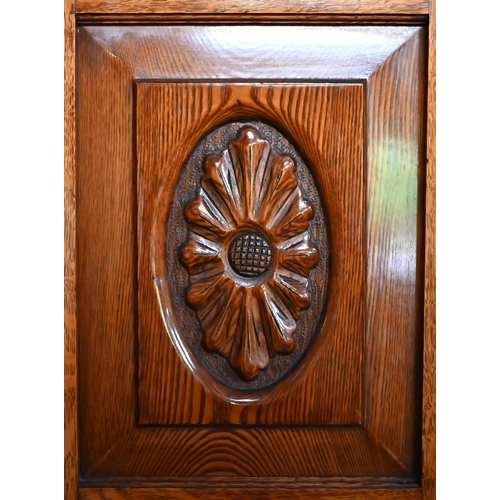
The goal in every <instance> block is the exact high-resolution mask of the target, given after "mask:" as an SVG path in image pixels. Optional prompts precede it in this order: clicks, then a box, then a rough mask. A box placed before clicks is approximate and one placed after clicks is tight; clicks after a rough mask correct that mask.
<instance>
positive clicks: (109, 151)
mask: <svg viewBox="0 0 500 500" xmlns="http://www.w3.org/2000/svg"><path fill="white" fill-rule="evenodd" d="M79 42H80V44H81V45H82V46H84V47H85V48H86V50H80V51H79V52H78V59H77V70H78V71H77V86H78V88H79V92H78V96H77V106H78V113H77V130H79V131H80V132H79V133H78V135H77V154H78V178H79V182H78V183H77V200H78V205H77V221H78V226H77V231H78V235H79V237H78V240H77V255H78V259H77V275H78V296H77V299H78V327H79V332H80V334H79V336H78V356H79V366H80V372H79V377H78V383H79V409H80V412H79V416H80V418H81V422H82V423H83V424H82V425H81V426H80V443H81V446H80V459H81V470H83V471H85V470H86V468H87V467H88V466H87V463H89V462H90V463H95V462H96V461H98V460H100V459H101V458H102V457H103V456H105V455H106V453H107V452H108V451H109V450H110V448H111V447H113V446H114V445H115V443H116V441H117V440H118V438H120V437H121V436H122V435H123V431H124V429H126V428H131V427H133V425H134V407H135V398H134V391H133V387H134V385H135V358H134V341H135V338H134V337H135V331H136V318H135V312H134V311H135V308H136V300H137V298H136V293H135V291H134V279H135V276H136V271H135V265H134V261H135V260H136V259H137V257H136V244H135V242H136V234H135V231H134V228H135V210H134V206H135V204H134V203H135V189H134V187H135V176H134V174H135V162H134V151H133V140H132V139H133V138H132V123H133V122H132V111H133V109H132V98H133V84H132V80H131V77H130V73H129V70H128V69H127V68H126V67H124V65H123V64H122V62H121V61H120V60H119V59H117V58H116V57H114V56H113V55H111V54H110V53H109V52H106V51H104V50H103V49H102V47H101V46H100V45H98V44H96V43H95V41H93V40H92V39H91V38H90V37H85V36H83V37H80V38H79ZM102 173H105V176H104V177H103V176H102V175H101V174H102ZM97 214H99V216H96V215H97ZM126 387H129V389H128V390H127V389H126Z"/></svg>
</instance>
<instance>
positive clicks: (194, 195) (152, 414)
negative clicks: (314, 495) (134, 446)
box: [137, 83, 365, 425]
mask: <svg viewBox="0 0 500 500" xmlns="http://www.w3.org/2000/svg"><path fill="white" fill-rule="evenodd" d="M177 102H178V103H179V104H180V103H183V106H184V108H185V109H187V110H192V113H193V114H192V115H190V116H189V121H182V120H179V121H178V122H172V120H171V119H169V114H168V109H169V106H171V105H174V106H176V103H177ZM318 102H320V103H322V105H323V107H324V112H322V113H319V112H317V104H318ZM137 117H138V128H137V130H138V177H139V185H138V194H139V205H138V206H139V217H138V223H139V229H140V230H139V236H140V237H139V346H140V352H139V398H140V404H139V418H140V422H141V423H144V424H154V423H157V424H158V423H161V424H169V425H172V424H187V423H190V424H209V423H213V422H221V421H223V422H227V423H232V424H240V423H242V424H249V423H254V422H255V423H256V422H259V423H287V424H292V423H296V424H305V423H316V424H325V423H339V424H347V423H356V424H357V423H359V422H360V417H361V414H362V404H363V402H362V363H363V340H364V337H363V331H364V325H365V321H364V310H363V302H362V298H363V292H364V279H365V274H364V269H365V265H364V258H365V257H364V253H363V235H364V223H363V87H362V86H361V85H359V84H333V85H332V84H317V85H307V86H306V85H300V84H265V85H252V84H250V85H248V84H247V85H245V84H210V83H199V84H190V83H188V84H183V83H140V84H139V85H138V88H137ZM250 117H253V119H252V118H250ZM255 117H258V118H259V119H258V120H256V119H255ZM344 117H347V119H345V118H344ZM224 123H225V124H224ZM246 128H251V129H252V130H255V131H256V132H257V133H258V134H259V135H260V137H261V138H260V139H259V140H260V141H261V142H260V143H259V144H260V145H261V146H260V147H263V148H265V149H266V150H267V148H268V149H269V155H270V156H271V160H272V162H271V163H267V164H266V167H265V168H266V170H265V172H266V173H267V174H268V175H274V174H275V173H276V172H275V170H276V169H279V168H283V167H285V168H286V170H285V173H287V175H286V176H284V177H283V176H282V180H283V181H287V182H288V188H289V191H286V192H285V195H286V194H287V193H289V194H290V195H293V196H290V197H289V198H288V201H289V202H294V203H295V207H297V208H298V210H297V212H298V214H299V215H301V214H302V215H301V217H302V219H301V218H300V217H299V219H297V221H296V223H295V226H293V227H290V229H294V227H295V229H294V230H297V229H298V230H299V231H300V232H299V233H298V235H296V236H294V237H297V236H300V235H302V236H301V237H299V238H298V242H299V246H298V247H297V248H298V249H299V250H300V251H301V254H300V257H299V258H292V259H291V258H290V257H291V253H290V252H285V251H284V250H286V249H285V248H281V249H278V248H277V245H281V246H283V245H287V244H288V243H286V242H289V243H290V238H286V236H287V235H286V233H283V234H281V233H279V232H276V231H279V230H280V227H281V226H279V225H278V224H276V230H273V228H272V227H271V229H268V228H267V226H266V224H273V223H274V221H275V220H276V223H277V222H279V220H280V216H281V215H284V216H285V215H286V214H287V213H289V212H286V209H287V207H288V206H289V205H287V204H285V205H283V206H282V205H281V204H280V203H279V201H280V200H279V199H278V200H277V201H278V203H274V200H273V199H271V200H270V201H271V203H267V205H265V206H264V208H265V209H266V211H265V212H264V211H263V212H261V213H260V215H261V216H262V220H261V221H260V222H259V221H258V220H257V221H254V220H252V219H249V220H246V217H247V216H246V215H245V213H244V212H243V208H244V207H241V212H239V213H238V212H237V210H236V206H235V207H234V211H235V215H234V216H233V215H230V213H229V212H228V211H229V208H227V209H226V213H227V218H228V219H230V220H231V221H232V224H234V225H235V226H236V225H237V220H235V219H238V224H240V226H241V229H242V230H246V231H250V232H254V234H258V235H259V236H261V237H264V238H265V239H266V241H267V243H268V244H269V245H270V248H271V250H272V252H273V255H272V258H273V259H275V260H273V261H272V263H271V265H272V266H273V267H272V269H271V270H270V271H269V272H267V273H264V274H262V275H260V276H257V277H256V278H251V277H244V276H239V275H238V273H237V272H236V271H234V270H233V268H232V266H231V263H230V261H229V258H230V250H231V245H232V243H233V242H235V243H236V240H237V238H238V235H240V234H242V233H241V232H240V229H235V230H234V231H233V230H229V229H224V227H223V226H221V229H220V230H219V231H218V232H219V234H223V236H217V237H216V235H215V234H214V235H213V237H212V236H211V234H212V233H210V234H208V233H207V232H206V231H207V230H212V229H213V227H212V226H211V225H210V224H208V222H207V221H206V220H205V221H200V219H199V218H198V217H197V216H195V215H193V213H192V212H190V209H192V208H193V207H196V201H195V200H197V199H199V198H198V196H199V194H200V188H202V187H203V186H204V185H208V184H209V181H208V179H207V167H209V168H210V167H211V165H213V163H214V161H218V162H219V164H220V163H221V160H216V157H220V156H222V157H224V155H226V157H227V155H229V156H230V158H234V162H235V163H236V164H237V165H240V163H241V162H240V160H239V159H238V158H239V156H238V155H236V154H232V153H231V149H232V150H233V151H234V152H235V153H236V149H237V144H238V141H239V139H238V134H239V132H240V131H241V130H242V129H243V130H244V129H246ZM147 137H156V141H155V146H154V147H153V148H151V147H150V145H149V143H148V141H147V139H146V138H147ZM240 139H241V138H240ZM266 143H267V144H269V146H267V144H266ZM239 144H241V140H240V141H239ZM240 150H241V147H240ZM238 154H239V153H238ZM241 154H243V152H242V153H241ZM256 156H257V155H255V154H254V155H253V157H254V158H255V157H256ZM232 161H233V160H231V165H232ZM207 162H208V165H207ZM292 162H293V165H292ZM209 172H210V170H209ZM262 172H264V170H262ZM292 174H293V175H292ZM268 179H271V177H269V178H268ZM265 180H266V179H264V181H265ZM210 182H211V181H210ZM228 182H229V181H228ZM232 182H233V184H232V185H233V186H235V187H234V189H236V186H237V185H238V182H237V179H236V178H235V179H234V181H232ZM295 183H296V184H297V185H296V186H295ZM228 185H229V184H228ZM208 189H210V192H211V193H213V190H214V189H212V188H211V186H209V187H208ZM219 189H220V190H221V193H222V196H225V197H226V198H227V204H228V206H232V205H231V203H232V202H231V199H229V197H227V196H226V195H224V193H225V188H224V187H223V185H220V187H219ZM320 189H321V191H322V194H320ZM279 193H280V191H277V192H276V193H275V195H276V196H278V195H279ZM299 193H300V196H299ZM212 196H213V197H214V198H215V197H216V196H218V198H217V200H218V205H221V204H222V203H223V201H222V198H221V196H220V195H216V194H213V195H212ZM200 199H201V198H200ZM205 199H206V198H205ZM148 200H154V201H155V203H151V202H150V201H148ZM324 200H328V202H327V203H326V202H324ZM207 201H208V200H207ZM224 205H225V203H224ZM141 207H143V208H141ZM186 208H187V210H188V212H186ZM212 208H213V210H215V208H214V207H212ZM281 208H284V209H285V211H283V210H281V211H280V209H281ZM291 208H293V205H291ZM207 210H209V208H207ZM313 210H314V214H313ZM186 215H187V216H188V217H187V218H186ZM256 215H258V214H256ZM290 215H291V214H290ZM250 216H251V217H253V215H252V214H250ZM269 216H270V217H269ZM291 218H292V217H291ZM281 220H282V221H283V222H284V223H286V222H287V219H286V218H284V219H281ZM327 220H329V221H330V222H329V223H328V225H327V222H326V221H327ZM191 221H195V222H196V225H195V224H194V223H193V222H191ZM198 221H200V222H198ZM202 223H203V227H199V225H198V224H202ZM214 223H216V221H214ZM297 224H298V225H297ZM284 229H285V230H286V229H287V228H284ZM224 230H225V231H227V233H221V231H224ZM190 234H198V235H199V236H198V240H200V238H203V237H204V236H203V235H205V237H206V236H209V237H211V238H212V240H216V239H219V240H220V242H219V243H218V244H219V247H222V246H223V244H224V245H225V252H226V254H225V256H224V251H222V250H221V252H222V254H221V259H219V258H216V261H215V265H216V266H217V265H218V266H219V267H218V268H217V267H216V268H215V270H214V272H218V271H221V278H222V279H223V280H226V281H227V282H229V284H230V283H231V281H232V282H234V283H236V285H237V286H235V287H234V289H236V290H239V292H238V293H242V294H243V293H247V292H248V291H251V292H252V296H254V297H255V295H253V291H256V292H257V294H258V295H256V299H257V300H259V299H260V300H262V301H264V300H265V296H264V291H266V293H269V292H267V289H268V286H269V284H270V285H271V286H274V287H275V289H276V290H277V293H278V294H280V295H279V296H277V300H280V302H281V304H280V306H281V307H282V308H284V307H285V306H284V303H283V301H284V300H285V301H286V300H289V299H287V297H286V296H285V295H283V291H282V290H280V288H279V287H281V285H276V279H277V280H281V281H282V280H283V278H281V277H280V276H279V275H278V276H277V278H276V279H275V277H274V276H275V274H276V267H277V264H278V262H277V260H276V258H277V257H279V258H280V259H281V264H280V266H281V265H283V266H284V267H285V266H286V268H287V269H289V271H287V272H288V273H294V274H293V275H291V276H295V275H296V276H297V278H296V279H297V280H298V282H299V285H300V283H302V285H301V286H302V288H301V289H299V293H300V294H302V295H303V296H302V297H299V296H297V298H296V299H295V304H296V305H293V303H292V302H290V301H289V306H288V308H289V309H288V313H289V315H290V318H289V320H287V321H289V325H288V327H287V328H288V331H289V332H290V333H289V341H290V345H291V347H290V349H291V350H290V352H276V353H273V355H269V362H268V366H267V367H263V368H262V369H258V368H257V370H256V372H254V373H255V374H256V376H255V377H254V378H253V379H251V378H250V377H248V376H245V375H243V374H242V371H241V370H238V369H237V368H234V367H233V366H231V359H230V358H231V353H230V352H229V353H228V356H227V357H226V356H224V354H223V353H221V352H220V351H219V352H218V351H216V350H214V349H207V347H208V346H207V345H206V335H207V330H205V331H204V329H203V328H204V326H203V321H200V318H199V317H198V315H200V314H201V315H202V319H203V312H201V313H200V310H199V309H198V308H197V304H193V303H191V302H190V300H193V301H194V302H196V300H197V299H198V298H200V297H199V293H196V294H195V293H193V292H191V293H190V287H191V286H192V284H193V283H194V281H193V274H190V271H191V272H193V271H195V269H194V268H193V267H192V268H190V267H189V266H186V262H188V261H189V254H188V255H185V254H184V253H183V249H184V250H185V249H186V248H188V252H189V251H190V249H191V248H193V247H192V245H191V246H190V245H189V242H190V241H191V240H192V238H191V237H190ZM249 236H250V237H251V236H252V235H251V234H249ZM205 239H207V238H205ZM222 240H224V241H222ZM292 241H294V240H292ZM224 242H225V243H224ZM186 244H188V247H186ZM207 244H208V245H212V248H213V250H212V252H213V253H215V254H217V252H218V251H219V250H217V249H216V248H215V247H214V244H213V243H212V244H210V243H207ZM280 255H281V256H280ZM295 255H296V254H295ZM179 256H183V258H184V260H185V262H184V264H183V263H182V261H181V260H180V259H179ZM186 259H187V260H186ZM283 259H286V262H285V261H284V260H283ZM224 260H225V262H224ZM315 260H317V263H315ZM302 263H303V266H302V268H299V267H300V266H301V265H302ZM294 266H295V267H294ZM297 266H299V267H297ZM210 272H211V271H210ZM151 276H154V285H155V287H156V290H155V287H152V286H151V285H152V282H151ZM195 280H196V278H195ZM306 280H307V281H306ZM219 283H220V282H219ZM245 284H246V285H250V286H248V287H245V286H243V285H245ZM253 284H255V285H257V286H256V287H253V286H252V285H253ZM262 286H264V287H265V288H264V289H262ZM329 288H330V290H332V291H334V292H332V293H330V294H328V289H329ZM223 292H224V290H223V289H221V288H220V287H219V288H218V290H217V293H223ZM226 293H227V292H226ZM275 296H276V295H275ZM216 297H219V296H218V295H217V296H216ZM249 297H251V296H250V295H249ZM205 298H206V297H205ZM158 299H159V300H160V302H161V306H160V307H158ZM224 300H225V298H224V297H222V298H221V300H220V305H221V307H224ZM248 300H250V299H248ZM202 305H203V303H202ZM261 305H262V306H263V307H264V308H267V307H268V306H267V305H266V303H264V304H262V303H261ZM229 307H231V306H229ZM264 313H266V310H265V309H264ZM233 317H234V316H233V313H231V319H233ZM260 319H261V321H262V322H264V321H266V318H265V317H264V318H260ZM284 320H286V318H284ZM292 322H293V324H294V325H293V324H292ZM271 327H272V324H266V329H268V328H269V329H270V328H271ZM240 328H242V325H241V324H240V325H238V324H236V325H235V328H234V329H238V330H240ZM245 328H246V327H245V326H244V325H243V329H245ZM293 328H295V330H294V331H293V334H292V329H293ZM227 331H228V330H227V329H226V330H225V332H227ZM240 331H241V330H240ZM243 331H245V330H243ZM269 333H272V332H271V330H269ZM262 335H266V333H265V332H263V333H262ZM262 342H263V341H262ZM291 342H293V344H291ZM227 348H228V349H229V347H227ZM236 349H238V346H237V344H236ZM236 352H238V351H236ZM341 352H344V353H346V356H341V355H340V354H339V353H341ZM341 357H342V361H341V362H340V358H341ZM233 364H235V363H233ZM257 372H258V373H257ZM186 388H188V389H187V390H186ZM199 399H201V401H202V404H199V405H198V404H197V403H196V400H199ZM228 401H229V402H240V403H243V402H247V403H248V402H250V401H253V402H255V403H256V406H255V407H253V408H250V407H247V406H241V405H234V404H229V403H228ZM313 401H314V403H312V402H313ZM181 402H182V403H181ZM184 408H186V409H187V411H185V410H184ZM193 408H196V410H195V411H193Z"/></svg>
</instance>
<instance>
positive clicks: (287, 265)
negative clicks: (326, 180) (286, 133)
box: [162, 122, 328, 387]
mask: <svg viewBox="0 0 500 500" xmlns="http://www.w3.org/2000/svg"><path fill="white" fill-rule="evenodd" d="M233 126H234V125H231V124H229V125H225V126H223V127H219V128H218V129H217V130H216V131H214V133H213V135H212V136H209V137H211V139H209V137H207V138H205V139H204V141H202V143H200V144H199V145H198V146H197V147H203V145H205V144H206V146H205V147H208V144H207V143H208V142H210V144H211V145H212V144H214V143H215V144H217V145H218V147H219V148H220V149H221V150H222V148H224V149H223V150H222V151H221V152H220V154H218V155H214V154H213V152H212V151H211V152H210V153H208V152H207V153H205V154H204V157H203V160H202V165H203V167H202V168H203V176H202V178H201V180H200V181H199V187H198V190H197V191H196V193H193V195H195V197H194V198H192V199H191V200H187V201H186V202H185V203H184V209H183V212H184V213H183V217H181V215H180V213H179V212H176V213H177V217H173V216H172V215H171V216H170V217H169V221H170V222H169V225H168V226H167V235H168V237H169V239H170V240H171V241H175V235H176V233H179V232H180V229H181V227H182V224H183V222H184V221H185V223H187V226H188V230H189V232H188V235H187V236H185V237H183V238H182V240H183V241H181V242H180V243H181V245H182V246H180V247H178V246H177V245H174V246H175V248H174V255H172V256H169V258H168V266H167V269H168V268H173V269H175V267H176V266H178V262H179V260H180V262H181V263H182V264H183V265H184V266H185V268H186V269H187V270H188V273H189V288H188V289H187V291H186V290H183V291H182V292H181V293H180V294H179V295H180V296H181V297H182V298H183V299H184V309H185V310H186V309H187V307H188V306H187V304H189V305H190V306H191V307H193V308H194V309H195V310H196V316H197V319H198V321H199V325H200V327H201V329H202V331H203V346H202V350H200V351H199V354H198V355H199V357H200V360H202V361H203V360H205V359H206V358H208V356H210V354H209V353H218V354H220V355H222V356H223V357H224V358H225V359H226V360H227V362H228V364H229V367H231V368H232V370H230V369H229V367H227V366H226V367H225V368H223V374H221V375H223V379H224V382H225V383H227V382H228V381H229V377H231V376H232V375H234V371H236V372H237V376H236V377H235V380H236V383H237V384H242V383H243V384H246V386H247V387H248V386H249V384H248V382H250V381H252V380H255V381H256V382H257V383H259V384H260V387H262V384H263V383H264V382H262V376H266V375H267V374H269V373H272V371H273V369H275V368H274V366H275V365H276V366H277V368H278V369H283V368H284V366H285V363H287V362H289V360H292V359H293V357H292V356H293V354H294V353H297V352H298V349H299V348H300V346H299V345H298V343H299V341H298V337H299V335H300V327H299V326H298V320H299V319H300V318H301V316H302V318H303V317H304V316H303V315H301V312H302V311H303V310H304V309H309V308H310V306H311V304H312V302H313V297H312V289H313V287H314V288H316V287H315V286H314V285H315V284H316V281H318V280H314V278H313V276H314V274H313V275H311V271H312V270H313V269H314V268H316V266H317V264H318V262H319V260H320V258H321V257H323V262H325V259H324V256H323V255H322V254H325V253H326V252H328V245H327V243H326V241H325V242H324V244H323V246H324V248H323V249H321V248H319V247H318V246H316V244H315V243H314V242H313V233H312V227H311V226H310V221H311V219H315V221H320V219H321V221H320V222H321V223H322V227H323V228H324V231H323V233H325V232H326V227H325V225H324V218H323V217H322V216H321V212H320V210H321V207H320V206H318V207H317V208H316V206H315V204H314V203H313V202H312V201H310V200H309V199H307V198H306V196H307V195H306V189H307V185H304V184H303V183H302V182H301V181H300V180H299V177H298V173H297V169H298V168H302V166H301V164H297V163H296V162H297V160H295V159H294V157H296V155H297V153H296V151H290V154H283V153H277V152H276V148H278V147H280V146H284V144H285V139H284V138H283V137H282V136H281V137H277V138H276V143H274V140H275V139H271V136H268V137H269V140H268V139H266V137H265V136H264V135H263V134H264V131H265V133H273V134H275V135H277V134H278V132H277V131H275V130H274V129H271V128H270V127H269V126H268V125H266V126H264V125H263V124H262V123H260V122H251V124H250V125H243V126H242V125H238V126H237V128H238V132H237V136H236V137H234V138H233V139H232V140H231V141H230V142H227V140H224V139H222V137H221V135H222V134H223V133H224V131H227V130H231V129H232V127H233ZM264 127H266V128H264ZM271 140H272V141H273V142H270V141H271ZM193 154H194V153H193ZM193 154H192V155H191V157H190V160H188V164H190V165H192V166H193V167H192V168H196V166H195V164H196V163H197V162H195V161H194V156H193ZM291 155H293V157H292V156H291ZM198 171H199V170H198ZM185 175H188V174H185ZM227 181H229V183H230V185H229V184H227ZM180 187H181V186H180V185H179V183H178V184H177V188H176V195H174V201H173V202H172V203H173V204H175V203H176V196H179V197H180V196H183V192H184V189H182V188H181V189H180ZM312 194H313V193H311V195H312ZM181 204H182V202H181ZM318 234H322V233H320V232H318ZM170 244H171V243H170V242H168V243H167V247H169V246H170ZM162 254H163V252H162ZM316 275H317V274H316ZM318 278H319V276H318ZM181 279H182V278H181V277H180V276H179V278H178V281H180V280H181ZM321 279H322V280H324V273H321ZM170 281H175V275H172V278H171V280H170ZM313 281H314V285H313ZM324 288H325V289H326V284H325V287H324ZM320 295H321V294H320V292H319V291H317V292H316V293H315V299H316V300H321V298H322V297H320ZM186 303H187V304H186ZM195 324H196V323H195ZM313 332H314V329H312V328H311V329H309V331H308V336H307V337H306V338H307V339H310V337H311V334H312V333H313ZM186 339H187V337H184V338H180V339H179V340H180V341H181V342H182V341H183V340H184V341H185V340H186ZM277 354H282V355H284V356H282V357H281V358H277V357H276V355H277ZM290 354H291V355H292V356H287V355H290ZM273 358H274V359H273ZM216 359H217V358H216ZM278 359H279V361H277V360H278ZM207 368H209V369H210V366H207ZM215 374H216V372H214V375H215ZM259 380H260V381H259ZM272 380H274V379H270V381H269V382H268V383H269V384H270V383H271V381H272ZM278 380H279V379H278Z"/></svg>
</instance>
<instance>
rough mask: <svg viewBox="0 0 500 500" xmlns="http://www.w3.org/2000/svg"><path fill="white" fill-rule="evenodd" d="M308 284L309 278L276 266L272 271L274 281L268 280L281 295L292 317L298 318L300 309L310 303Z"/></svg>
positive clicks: (272, 287) (271, 286)
mask: <svg viewBox="0 0 500 500" xmlns="http://www.w3.org/2000/svg"><path fill="white" fill-rule="evenodd" d="M308 284H309V280H308V279H307V278H304V277H303V276H301V275H300V274H297V273H294V272H291V271H287V270H286V269H280V268H278V269H276V272H275V273H274V282H272V281H271V282H269V287H270V288H271V289H272V290H274V291H275V292H276V294H277V295H279V296H280V297H281V299H282V300H283V303H284V304H286V306H287V308H288V311H290V313H291V315H292V316H293V318H294V319H295V320H298V319H299V317H300V311H301V310H302V309H305V308H306V307H308V306H309V305H310V304H311V292H310V290H309V287H308Z"/></svg>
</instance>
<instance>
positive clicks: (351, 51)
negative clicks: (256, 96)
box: [78, 25, 421, 82]
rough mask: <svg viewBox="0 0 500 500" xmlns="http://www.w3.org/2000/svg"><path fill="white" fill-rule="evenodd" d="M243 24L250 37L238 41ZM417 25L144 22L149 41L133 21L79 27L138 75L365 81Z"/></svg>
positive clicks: (146, 77) (142, 77)
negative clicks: (202, 55)
mask: <svg viewBox="0 0 500 500" xmlns="http://www.w3.org/2000/svg"><path fill="white" fill-rule="evenodd" d="M242 29H244V30H245V34H246V38H245V40H246V41H245V42H242V43H238V37H239V36H240V34H241V30H242ZM419 30H421V28H419V27H416V26H389V27H383V28H381V27H377V26H345V27H339V28H337V29H336V30H332V27H331V26H281V27H280V36H279V37H277V35H276V31H275V27H273V26H244V27H243V26H177V25H176V26H141V27H140V33H141V36H143V37H144V38H146V40H147V41H144V40H143V39H142V38H140V37H139V38H136V35H134V31H133V28H131V27H130V26H81V27H79V28H78V31H79V32H81V33H86V34H88V36H90V37H91V38H92V39H93V40H94V41H95V43H98V44H99V45H100V46H101V47H102V48H103V49H104V50H105V51H107V52H108V53H110V54H112V55H113V56H114V57H115V58H117V59H118V60H120V61H121V62H122V64H124V65H125V66H126V67H127V68H128V70H129V71H130V72H131V73H132V74H133V77H134V79H135V80H147V81H151V80H159V81H166V80H167V79H168V80H169V81H182V82H186V81H190V80H207V81H213V80H225V81H245V82H248V81H259V82H260V81H307V82H313V81H320V82H326V81H328V82H335V81H337V82H338V81H342V82H347V81H348V82H359V81H364V80H367V79H369V78H370V77H371V76H372V75H373V74H374V73H375V72H376V71H377V69H378V68H379V67H380V66H381V65H382V64H384V62H385V61H386V60H387V59H388V58H389V57H391V55H392V54H393V53H394V52H396V51H397V50H398V49H399V48H400V47H402V46H404V45H405V44H406V43H407V42H409V41H410V40H411V39H412V38H413V37H414V36H415V34H416V33H418V32H419ZM152 47H154V52H155V60H154V62H153V61H152V60H151V54H150V50H151V48H152ZM269 47H274V50H273V51H269ZM242 51H243V52H244V55H243V56H242V55H241V53H242ZM200 52H202V53H203V52H205V53H206V54H207V56H206V60H204V61H203V63H201V64H196V63H197V62H199V61H198V56H199V53H200ZM278 53H279V54H280V56H279V58H278V57H276V56H275V55H276V54H278ZM166 75H168V77H166Z"/></svg>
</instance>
